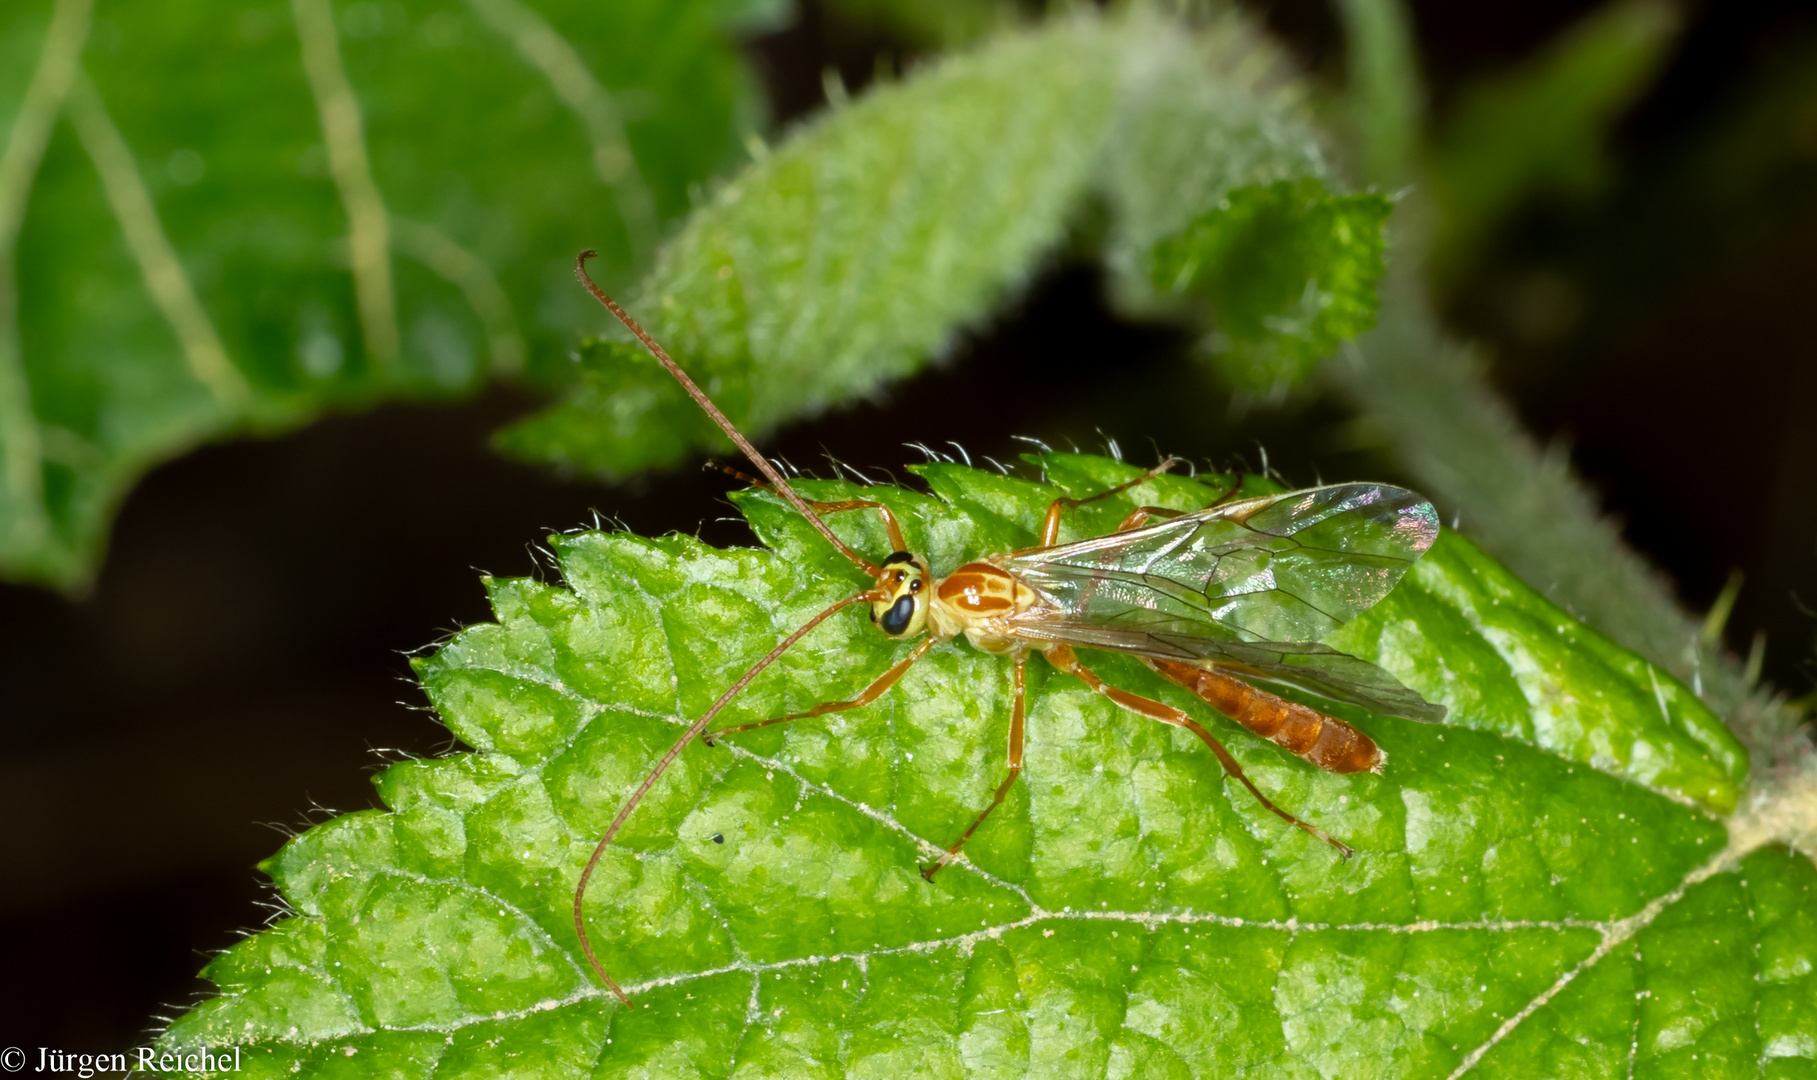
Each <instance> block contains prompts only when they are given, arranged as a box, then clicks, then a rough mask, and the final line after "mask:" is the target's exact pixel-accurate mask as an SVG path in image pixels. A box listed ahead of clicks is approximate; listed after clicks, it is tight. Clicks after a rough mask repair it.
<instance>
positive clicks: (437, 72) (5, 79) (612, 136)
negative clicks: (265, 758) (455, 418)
mask: <svg viewBox="0 0 1817 1080" xmlns="http://www.w3.org/2000/svg"><path fill="white" fill-rule="evenodd" d="M773 6H774V5H772V4H764V3H756V2H752V0H688V2H685V3H677V2H674V0H635V2H626V3H618V4H614V5H612V6H611V9H610V11H609V12H607V11H603V10H601V9H599V8H598V7H597V6H596V5H589V4H584V3H577V2H573V0H534V2H532V0H467V2H466V3H456V4H453V5H449V4H441V3H429V2H426V0H407V2H404V0H386V2H382V3H381V2H370V0H359V2H353V3H346V2H338V0H296V2H295V3H285V2H284V0H260V2H257V3H251V4H242V5H237V6H233V7H230V8H221V7H218V6H209V5H196V6H184V5H173V4H168V3H166V4H156V3H153V4H127V3H117V2H112V0H108V2H104V3H100V4H99V5H98V6H94V7H93V8H92V10H91V3H90V0H26V2H21V3H12V4H7V5H6V6H5V7H4V8H0V55H3V56H5V57H7V58H8V60H9V62H8V63H4V64H0V145H3V146H4V151H3V154H4V156H3V158H0V574H3V575H5V576H7V577H12V578H23V579H30V580H36V581H42V582H47V583H52V584H57V585H62V586H66V587H71V586H77V585H80V584H81V583H82V582H83V581H85V580H86V579H87V577H88V575H89V574H90V573H91V572H92V570H93V566H94V563H95V560H96V559H97V557H98V553H99V551H100V548H101V546H102V544H103V541H104V534H105V530H106V525H107V521H108V518H109V517H110V515H111V513H112V510H113V507H114V506H115V505H116V504H117V503H118V502H119V500H120V498H121V497H122V494H123V493H124V491H125V489H126V487H127V486H128V485H129V484H130V483H131V482H132V481H133V480H134V479H135V478H136V477H137V476H138V475H139V474H140V473H142V472H144V471H145V470H146V469H147V468H149V467H150V466H151V465H152V464H154V463H156V462H157V461H159V460H161V459H164V458H167V457H169V456H171V455H173V454H175V453H178V452H180V451H182V450H184V449H187V448H188V447H189V446H192V445H194V444H195V443H197V442H199V441H202V440H206V439H210V438H217V437H220V436H221V435H223V434H226V433H231V432H237V431H246V430H257V431H270V430H274V429H279V428H283V427H288V426H293V425H295V424H297V423H300V422H302V421H304V420H306V419H307V418H309V417H310V416H312V415H314V414H316V413H318V412H320V411H321V410H323V409H325V408H335V407H349V406H355V405H359V404H364V403H369V402H371V401H373V400H375V399H378V398H380V397H384V396H390V395H400V394H402V395H411V396H424V395H447V394H454V393H460V392H465V391H470V390H472V389H474V388H476V387H477V386H478V385H479V383H480V382H481V381H482V380H483V379H484V378H485V377H486V376H487V375H488V374H489V373H501V372H502V373H510V372H515V371H521V370H524V369H526V368H528V369H529V370H530V372H531V373H532V374H533V375H534V374H538V373H540V374H541V375H542V376H547V375H548V374H549V373H550V372H551V371H555V370H560V369H561V368H562V366H563V365H562V363H561V357H562V355H563V353H564V352H565V350H566V347H567V345H568V328H569V326H571V325H572V323H573V322H574V321H575V320H576V319H577V317H578V316H579V314H580V313H581V312H582V311H583V310H584V308H583V304H585V303H586V302H587V301H586V298H585V297H584V296H577V295H576V294H575V292H574V290H573V288H572V286H571V282H570V281H569V279H568V278H567V276H566V275H565V274H564V273H563V272H562V270H561V262H562V260H564V259H565V258H567V257H568V256H569V255H570V254H571V253H572V251H573V250H574V249H575V248H576V247H577V246H578V245H579V243H580V241H579V240H577V239H576V236H578V235H582V234H584V235H585V236H587V238H588V240H589V242H591V243H593V244H594V245H595V246H599V247H601V248H602V249H604V250H605V252H606V256H607V257H606V260H605V263H604V265H605V273H606V275H607V277H608V278H618V279H623V278H625V277H628V276H630V274H631V273H632V272H633V271H634V270H636V269H637V268H639V267H640V266H642V265H645V264H647V262H648V256H649V254H650V252H651V249H652V248H653V246H654V244H655V241H656V239H657V236H658V235H659V232H660V230H661V228H662V225H663V223H664V222H665V221H667V220H671V219H673V218H674V217H676V216H678V215H680V214H681V213H683V212H685V211H686V210H687V209H688V206H689V195H688V191H689V187H690V185H693V184H697V183H699V182H701V181H703V180H705V179H706V178H708V177H710V176H712V175H713V174H714V173H716V172H718V171H720V170H722V169H724V168H725V167H726V166H727V165H728V164H729V163H730V162H731V161H732V160H734V158H735V157H736V156H737V155H738V154H739V153H741V149H740V140H741V138H742V136H743V134H744V133H745V132H746V131H747V130H748V129H749V127H750V126H751V123H752V121H753V118H754V117H753V114H754V109H755V107H756V106H755V102H754V93H753V91H754V87H753V85H752V80H751V78H750V76H749V74H748V73H747V72H746V71H745V68H744V64H743V62H742V61H741V59H740V58H739V57H738V55H737V53H736V51H735V49H734V47H733V45H732V43H731V42H730V41H728V40H727V37H726V34H727V31H728V30H729V29H731V28H732V27H734V26H738V25H748V24H749V23H750V22H751V20H752V19H754V18H762V17H766V16H765V11H766V9H767V8H770V7H773ZM202 58H205V60H203V59H202ZM148 88H155V90H156V92H148Z"/></svg>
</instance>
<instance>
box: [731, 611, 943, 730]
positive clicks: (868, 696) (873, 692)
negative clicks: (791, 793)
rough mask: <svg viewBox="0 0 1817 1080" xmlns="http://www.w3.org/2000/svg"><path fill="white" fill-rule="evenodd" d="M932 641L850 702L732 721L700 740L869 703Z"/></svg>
mask: <svg viewBox="0 0 1817 1080" xmlns="http://www.w3.org/2000/svg"><path fill="white" fill-rule="evenodd" d="M936 644H938V642H936V641H935V640H934V639H933V638H931V637H929V638H924V639H922V642H921V644H919V645H917V646H915V649H914V651H913V652H911V653H909V654H908V655H907V656H905V657H903V658H902V659H901V660H900V661H898V662H897V663H896V664H895V666H893V667H891V668H890V669H889V670H888V671H886V672H884V673H883V674H882V675H879V676H877V681H875V682H873V683H871V685H869V686H867V687H865V688H864V689H863V690H861V691H859V692H858V696H857V697H855V698H853V699H851V700H850V701H823V702H821V703H820V704H818V705H816V706H814V707H813V708H811V709H809V710H807V711H806V712H797V713H790V714H788V715H787V716H777V717H773V718H772V719H769V720H759V721H757V722H756V723H755V724H735V725H733V726H731V727H722V728H720V729H719V730H718V731H709V732H705V733H703V734H702V735H701V736H700V741H701V742H704V743H706V744H707V745H708V746H713V745H715V743H716V740H719V739H723V738H725V737H726V736H727V735H736V734H738V733H739V732H741V731H750V730H752V729H753V728H760V727H769V726H770V725H771V724H782V723H787V722H788V721H790V720H805V719H807V718H808V717H810V716H825V715H826V714H827V713H833V712H844V711H845V710H847V709H856V708H858V707H860V706H862V705H869V704H870V703H871V702H873V701H876V700H877V699H878V698H880V697H882V696H883V695H884V692H885V691H887V690H888V689H889V688H890V687H892V686H895V685H896V680H897V679H900V678H902V673H903V672H905V671H907V670H908V669H909V668H910V667H912V666H913V665H914V663H915V661H917V660H919V659H921V658H922V657H924V656H926V655H927V651H928V650H929V649H931V648H933V647H934V646H935V645H936Z"/></svg>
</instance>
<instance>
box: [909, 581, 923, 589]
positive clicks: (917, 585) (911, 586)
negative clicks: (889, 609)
mask: <svg viewBox="0 0 1817 1080" xmlns="http://www.w3.org/2000/svg"><path fill="white" fill-rule="evenodd" d="M920 591H921V579H920V578H916V579H915V580H913V581H911V582H909V592H920Z"/></svg>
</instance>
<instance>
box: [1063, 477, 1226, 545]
mask: <svg viewBox="0 0 1817 1080" xmlns="http://www.w3.org/2000/svg"><path fill="white" fill-rule="evenodd" d="M1242 489H1243V474H1242V473H1238V474H1237V478H1236V480H1235V481H1234V482H1233V483H1232V484H1231V485H1230V486H1229V487H1227V488H1225V489H1224V490H1223V491H1222V492H1220V493H1219V494H1218V497H1217V498H1215V499H1213V500H1211V501H1210V502H1208V503H1206V504H1205V506H1204V509H1206V510H1209V509H1211V508H1212V507H1214V506H1222V505H1223V504H1225V503H1227V502H1229V501H1230V500H1231V497H1232V496H1234V495H1236V493H1237V492H1239V491H1241V490H1242ZM1050 513H1051V510H1050ZM1186 514H1187V511H1185V510H1169V509H1168V508H1167V507H1165V506H1144V507H1141V508H1140V509H1138V510H1137V511H1136V512H1135V513H1133V514H1131V515H1129V516H1128V517H1126V518H1124V519H1123V523H1122V524H1120V525H1118V526H1117V531H1118V532H1128V531H1129V530H1131V529H1139V528H1141V527H1142V526H1144V525H1146V524H1148V519H1149V518H1160V519H1162V520H1163V521H1167V520H1171V519H1173V518H1177V517H1185V516H1186Z"/></svg>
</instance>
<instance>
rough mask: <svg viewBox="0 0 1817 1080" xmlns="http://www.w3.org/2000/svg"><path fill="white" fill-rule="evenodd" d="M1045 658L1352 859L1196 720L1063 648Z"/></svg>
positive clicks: (1051, 652)
mask: <svg viewBox="0 0 1817 1080" xmlns="http://www.w3.org/2000/svg"><path fill="white" fill-rule="evenodd" d="M1046 655H1047V659H1048V661H1049V662H1050V663H1052V664H1053V665H1054V667H1056V668H1058V669H1060V670H1061V671H1064V672H1066V673H1068V674H1070V675H1074V676H1077V677H1078V679H1079V680H1080V681H1081V682H1083V683H1084V684H1085V685H1086V686H1089V687H1091V688H1092V689H1093V690H1095V691H1096V692H1098V693H1100V694H1103V695H1104V696H1105V697H1107V698H1109V699H1110V700H1112V701H1114V702H1116V703H1117V704H1118V705H1121V706H1122V707H1123V708H1125V709H1128V710H1129V711H1130V712H1133V713H1136V714H1137V715H1140V716H1146V717H1148V718H1149V719H1150V720H1159V721H1161V722H1162V723H1163V724H1173V725H1174V726H1175V727H1183V728H1185V729H1186V730H1187V731H1190V732H1192V733H1193V734H1194V735H1197V736H1198V737H1199V739H1200V740H1201V741H1202V742H1204V743H1205V745H1206V746H1209V747H1210V748H1211V752H1212V753H1213V754H1216V755H1217V757H1218V762H1219V763H1220V764H1221V765H1223V766H1224V771H1225V772H1227V773H1229V774H1230V775H1231V776H1232V777H1234V778H1236V780H1237V781H1238V782H1240V783H1241V784H1242V785H1243V786H1244V787H1246V788H1248V789H1249V793H1250V794H1251V795H1254V796H1255V797H1256V801H1257V802H1259V803H1261V804H1262V805H1263V806H1264V807H1265V808H1267V809H1268V810H1271V811H1273V812H1274V813H1275V814H1276V815H1278V816H1279V817H1280V818H1281V819H1282V820H1284V821H1286V822H1288V823H1289V824H1291V825H1294V826H1295V827H1297V828H1300V829H1302V830H1304V831H1305V832H1307V833H1309V834H1311V835H1313V836H1316V837H1318V838H1319V839H1320V840H1323V841H1325V842H1326V843H1327V844H1330V845H1331V846H1332V847H1334V848H1337V849H1338V853H1339V854H1341V855H1343V856H1344V858H1346V859H1348V858H1349V857H1350V856H1351V854H1352V852H1351V850H1350V848H1349V847H1348V846H1346V845H1345V844H1343V843H1341V842H1340V841H1338V840H1337V839H1335V838H1333V837H1332V836H1331V834H1330V833H1327V832H1326V831H1325V830H1323V829H1321V828H1319V827H1318V826H1316V825H1312V824H1309V823H1307V822H1304V821H1301V820H1300V819H1299V818H1297V817H1294V816H1293V815H1292V814H1290V813H1288V812H1287V811H1285V810H1283V809H1281V808H1280V807H1278V806H1276V805H1275V804H1274V803H1272V802H1270V801H1269V799H1268V796H1266V795H1264V794H1262V793H1261V791H1259V790H1258V789H1257V788H1256V786H1255V784H1254V783H1252V782H1251V781H1250V779H1249V777H1248V776H1247V775H1245V774H1244V772H1243V767H1242V766H1241V765H1238V764H1237V759H1236V758H1234V757H1231V756H1230V751H1228V750H1226V749H1224V744H1223V743H1221V742H1219V741H1218V740H1217V739H1215V738H1213V737H1212V734H1211V732H1209V731H1207V730H1205V727H1204V725H1202V724H1200V723H1199V722H1198V721H1197V720H1194V719H1193V718H1192V717H1190V716H1188V715H1186V714H1185V713H1184V712H1181V711H1180V710H1179V709H1176V708H1174V707H1173V706H1172V705H1167V704H1164V703H1162V702H1159V701H1155V700H1153V699H1151V698H1145V697H1143V696H1141V695H1140V694H1132V693H1130V692H1129V691H1127V690H1119V689H1117V688H1116V687H1114V686H1111V685H1108V684H1107V683H1105V681H1104V680H1103V679H1100V678H1098V676H1097V675H1095V674H1093V673H1092V672H1091V670H1090V669H1089V668H1087V667H1086V666H1085V665H1084V664H1081V663H1079V657H1078V655H1077V654H1075V653H1074V652H1073V651H1072V649H1071V648H1070V647H1068V646H1066V645H1056V646H1054V647H1053V648H1052V649H1050V650H1048V652H1047V654H1046Z"/></svg>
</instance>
